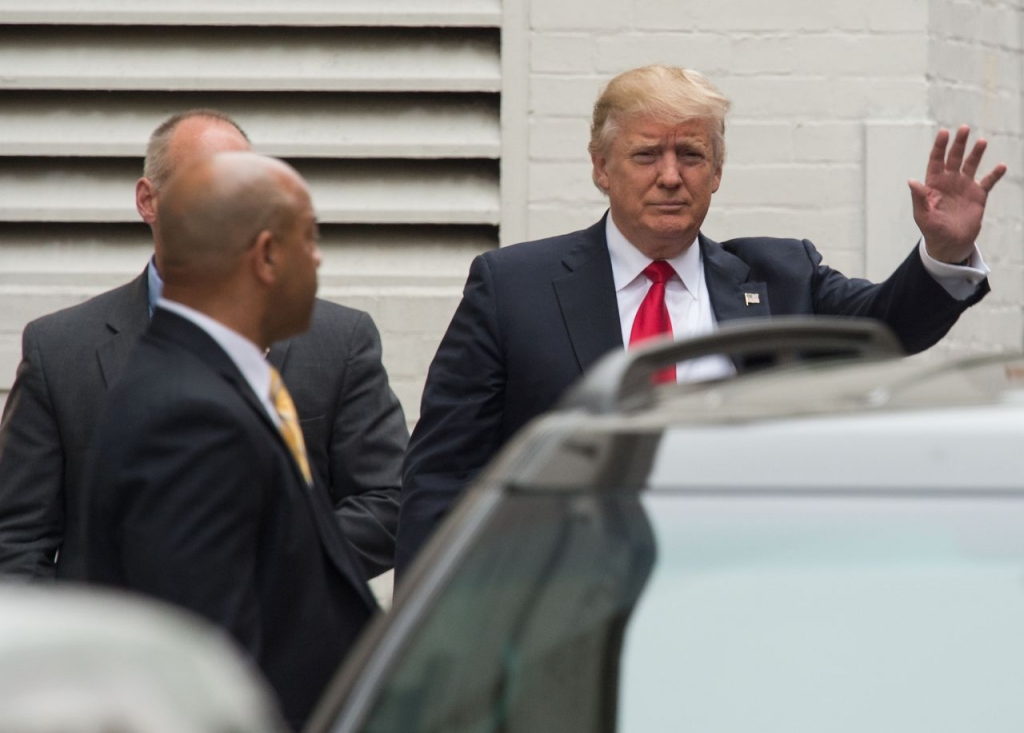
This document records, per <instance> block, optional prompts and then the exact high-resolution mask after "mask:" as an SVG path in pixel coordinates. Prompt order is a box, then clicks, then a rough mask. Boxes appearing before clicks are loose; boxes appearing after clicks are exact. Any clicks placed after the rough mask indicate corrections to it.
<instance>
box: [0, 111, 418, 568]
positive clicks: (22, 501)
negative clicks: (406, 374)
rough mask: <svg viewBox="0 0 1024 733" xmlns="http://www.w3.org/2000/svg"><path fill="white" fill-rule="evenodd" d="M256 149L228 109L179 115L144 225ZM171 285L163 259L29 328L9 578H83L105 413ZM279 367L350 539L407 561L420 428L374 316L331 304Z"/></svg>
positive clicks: (16, 438) (158, 145) (159, 140)
mask: <svg viewBox="0 0 1024 733" xmlns="http://www.w3.org/2000/svg"><path fill="white" fill-rule="evenodd" d="M249 149H250V144H249V140H248V138H247V137H246V135H245V133H244V132H243V131H242V129H241V128H240V127H239V126H238V125H237V124H236V123H235V122H234V121H233V120H231V119H230V118H229V117H227V116H225V115H223V114H222V113H220V112H216V111H214V110H191V111H189V112H185V113H182V114H180V115H175V116H173V117H171V118H170V119H168V120H166V121H165V122H164V123H163V124H161V125H160V126H159V127H158V128H157V129H156V130H155V131H154V132H153V135H152V137H151V138H150V142H149V145H148V147H147V150H146V163H145V170H144V175H143V177H142V178H141V179H139V181H138V183H137V184H136V208H137V209H138V211H139V215H140V216H141V217H142V219H143V220H144V221H145V222H146V223H147V224H149V225H150V227H151V228H153V225H154V224H155V222H156V221H157V217H158V216H159V200H160V192H161V187H162V186H164V185H166V183H167V181H168V180H169V179H170V177H171V174H172V173H173V172H174V171H175V170H176V169H177V168H179V167H180V166H181V165H182V164H183V163H184V162H186V161H188V160H192V159H195V158H197V157H201V156H208V155H212V154H214V153H218V152H223V151H231V150H249ZM154 231H155V229H154ZM160 246H161V245H160V241H159V237H157V236H155V235H154V247H155V249H156V250H157V251H159V250H160ZM162 287H163V283H162V282H161V280H160V277H159V273H158V272H157V270H156V266H155V263H154V261H153V260H151V261H150V263H149V265H148V266H147V267H146V269H145V271H144V272H143V273H142V274H141V275H140V276H139V277H137V278H135V279H134V280H133V281H132V282H130V283H127V284H126V285H123V286H121V287H119V288H116V289H114V290H111V291H109V292H106V293H103V294H102V295H98V296H96V297H95V298H92V299H91V300H88V301H86V302H85V303H82V304H81V305H77V306H74V307H72V308H67V309H65V310H62V311H58V312H57V313H53V314H51V315H48V316H44V317H42V318H40V319H38V320H36V321H33V322H32V323H30V324H28V326H26V328H25V331H24V334H23V336H22V361H21V364H20V365H19V367H18V374H17V378H16V380H15V382H14V386H13V387H12V389H11V393H10V396H9V398H8V401H7V405H6V407H5V409H4V415H3V421H2V422H0V574H4V575H8V576H22V577H33V578H37V577H54V576H56V577H58V578H69V579H80V578H81V577H82V575H83V572H84V569H83V567H82V563H83V559H82V555H81V546H80V542H81V538H80V535H79V532H80V529H81V506H80V502H81V488H82V478H83V477H82V471H83V468H84V465H85V463H86V460H87V457H88V455H89V453H90V450H91V447H90V446H91V442H92V437H93V430H94V427H95V421H96V417H97V415H98V414H99V412H100V407H101V405H102V403H103V400H104V398H105V396H106V394H107V391H108V390H109V389H110V387H111V386H112V385H113V384H114V382H116V381H117V379H118V377H119V376H120V374H121V371H122V369H123V367H124V365H125V362H126V361H127V358H128V355H129V353H130V352H131V350H132V348H133V347H134V346H135V343H136V341H137V340H138V338H139V336H141V334H142V333H143V331H145V329H146V327H147V326H148V324H149V319H150V316H151V314H152V310H153V306H154V304H155V303H156V301H157V299H158V298H159V296H160V291H161V289H162ZM267 358H268V360H269V361H270V362H271V363H272V364H273V365H274V366H275V367H277V368H278V370H279V371H280V372H281V374H282V376H283V378H284V381H285V383H286V384H287V386H288V389H289V390H290V392H291V394H292V397H293V399H294V401H295V404H296V407H297V410H298V413H299V418H300V420H301V424H302V432H303V435H304V437H305V442H306V447H307V451H308V453H309V458H310V464H311V468H312V471H313V474H314V477H315V480H316V482H317V483H320V484H322V485H323V486H325V488H326V489H327V490H328V492H329V493H330V496H331V500H332V503H333V504H334V509H335V514H336V516H337V520H338V523H339V524H340V526H341V529H342V531H343V533H344V535H345V536H346V537H347V538H348V540H349V541H350V542H351V543H352V545H353V547H354V548H355V549H356V551H357V553H358V555H359V559H360V561H361V562H362V564H363V569H364V570H365V572H366V575H367V577H372V576H374V575H377V574H379V573H382V572H384V571H385V570H387V569H389V568H390V567H391V564H392V557H393V554H394V537H395V527H396V524H397V520H398V501H399V486H400V477H399V471H400V468H401V461H402V454H403V452H404V450H405V446H406V442H407V441H408V431H407V429H406V426H405V417H404V415H403V413H402V408H401V405H400V404H399V402H398V400H397V398H396V397H395V395H394V393H393V392H392V391H391V389H390V387H389V386H388V378H387V373H386V372H385V370H384V366H383V364H382V363H381V345H380V335H379V333H378V331H377V328H376V326H375V325H374V323H373V320H372V319H371V318H370V316H369V315H368V314H367V313H364V312H361V311H357V310H353V309H351V308H346V307H344V306H340V305H337V304H335V303H329V302H326V301H323V300H317V301H316V306H315V308H314V312H313V321H312V326H311V328H310V329H309V331H308V332H306V333H304V334H302V335H300V336H297V337H295V338H292V339H289V340H287V341H282V342H279V343H277V344H275V345H274V346H273V347H272V348H271V350H270V353H269V355H268V357H267Z"/></svg>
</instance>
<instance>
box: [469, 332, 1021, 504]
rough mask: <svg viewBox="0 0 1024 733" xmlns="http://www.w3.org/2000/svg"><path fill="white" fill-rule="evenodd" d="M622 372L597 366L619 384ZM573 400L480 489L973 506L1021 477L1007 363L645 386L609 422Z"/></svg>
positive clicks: (1015, 403)
mask: <svg viewBox="0 0 1024 733" xmlns="http://www.w3.org/2000/svg"><path fill="white" fill-rule="evenodd" d="M819 325H820V324H819ZM843 327H844V328H845V327H846V325H844V326H843ZM870 328H871V329H874V328H876V326H875V325H874V324H871V326H870ZM759 333H760V331H759ZM665 348H666V350H667V353H669V354H670V355H671V354H672V353H673V352H672V351H671V349H670V347H665ZM635 358H636V357H634V356H632V355H629V354H616V355H615V356H613V357H611V359H612V361H620V362H622V363H621V364H619V366H618V367H616V368H617V369H618V370H619V371H618V373H619V374H625V373H626V371H625V370H626V369H627V368H628V365H629V363H630V362H631V361H632V360H633V359H635ZM670 363H671V362H670ZM623 364H624V365H626V366H625V367H624V366H623ZM660 364H662V362H653V363H652V364H650V365H649V368H648V369H646V370H645V371H644V372H643V375H646V376H648V377H649V374H650V373H652V370H656V369H657V368H659V365H660ZM648 384H649V380H648ZM581 388H582V389H583V391H586V390H587V389H589V390H590V392H589V393H587V396H586V397H585V398H584V399H582V400H576V401H575V402H573V400H572V399H570V400H569V401H568V402H567V404H565V405H564V406H563V409H561V410H559V411H556V412H554V413H552V414H550V415H548V416H547V417H545V418H544V419H542V420H541V421H539V422H538V423H536V424H535V425H534V426H533V429H532V432H527V434H524V435H523V436H522V438H521V440H520V441H517V445H515V446H513V447H512V449H511V450H510V451H509V452H508V455H506V456H504V457H503V459H502V460H499V461H498V462H497V463H496V464H495V466H494V470H493V472H492V473H490V474H489V475H488V479H489V480H491V481H495V482H499V483H506V484H509V485H514V486H519V487H542V486H546V487H560V488H566V489H568V488H575V489H584V488H586V487H588V486H589V487H596V488H598V490H599V489H600V487H605V488H611V487H613V486H618V487H620V488H621V487H630V486H632V487H637V488H653V489H685V488H690V489H715V490H721V489H724V488H736V489H748V488H757V489H758V490H762V489H764V488H785V489H818V488H823V487H828V488H829V490H833V491H834V490H837V489H850V490H862V489H868V490H883V489H884V490H897V489H912V490H915V491H920V490H925V489H926V490H940V491H960V490H970V491H975V492H977V491H981V490H991V491H1017V487H1019V486H1021V485H1022V482H1021V476H1024V450H1021V449H1020V446H1024V357H1022V356H1021V355H1019V354H1013V355H995V356H986V357H976V358H969V359H960V360H948V359H947V360H943V359H940V358H936V357H931V356H927V355H926V356H921V357H913V358H896V357H895V355H894V354H893V353H884V350H883V352H878V353H871V354H868V355H855V356H852V357H851V356H849V355H847V356H845V357H843V358H835V359H823V360H815V361H809V362H803V363H795V364H789V365H786V366H782V367H776V368H770V369H767V370H764V371H759V372H758V371H754V372H749V373H741V374H740V375H738V376H736V377H733V378H730V379H724V380H719V381H716V382H710V383H703V384H690V385H687V384H681V385H675V384H673V385H667V386H659V387H649V386H648V387H646V388H644V389H640V390H639V391H634V392H633V393H629V392H628V391H627V392H626V393H625V397H624V398H623V399H621V400H620V402H619V403H618V404H617V405H615V406H614V407H611V408H609V405H610V404H613V403H612V402H611V401H609V400H606V399H604V398H603V397H600V398H598V399H595V394H598V391H597V390H594V389H593V386H592V385H591V386H590V387H586V386H585V385H581ZM605 388H606V389H610V390H612V391H614V390H616V389H618V387H607V385H606V386H605ZM1022 492H1024V489H1022Z"/></svg>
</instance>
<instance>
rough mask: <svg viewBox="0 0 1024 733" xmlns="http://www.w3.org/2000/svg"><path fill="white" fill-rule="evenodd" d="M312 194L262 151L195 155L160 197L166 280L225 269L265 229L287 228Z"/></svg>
mask: <svg viewBox="0 0 1024 733" xmlns="http://www.w3.org/2000/svg"><path fill="white" fill-rule="evenodd" d="M308 201H309V195H308V192H307V191H306V185H305V183H304V182H303V180H302V178H301V177H300V176H299V174H298V173H296V171H295V170H294V169H293V168H292V167H291V166H289V165H288V164H287V163H284V162H282V161H280V160H277V159H274V158H268V157H266V156H263V155H257V154H255V153H218V154H216V155H213V156H211V157H208V158H199V159H196V160H193V161H192V163H190V164H188V165H185V166H184V167H183V168H182V169H181V170H180V171H178V172H177V173H176V174H175V175H173V176H172V177H171V179H170V180H169V181H168V182H167V185H166V187H165V190H164V192H163V194H162V195H161V199H160V217H159V219H158V221H157V222H156V229H157V233H158V236H159V237H160V240H161V241H162V242H163V249H162V252H161V255H162V256H161V263H160V265H161V272H162V273H163V276H164V279H165V281H166V282H168V283H172V284H173V283H176V282H177V281H178V280H179V279H180V278H182V277H187V278H189V280H194V279H202V280H206V279H209V278H216V277H219V276H222V275H223V274H224V273H225V272H226V271H229V270H231V269H233V268H234V267H235V265H236V264H237V262H238V260H239V258H240V257H241V256H242V255H243V254H244V253H245V252H246V251H247V250H248V249H249V248H250V246H251V245H252V244H253V242H254V241H255V240H256V238H257V236H258V235H259V234H260V232H262V231H265V230H266V231H270V232H275V233H276V232H280V231H282V230H283V229H284V228H286V227H288V226H289V225H290V223H291V222H292V221H294V219H295V217H296V216H297V212H298V210H299V209H300V208H302V207H303V206H304V205H308Z"/></svg>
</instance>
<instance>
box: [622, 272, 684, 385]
mask: <svg viewBox="0 0 1024 733" xmlns="http://www.w3.org/2000/svg"><path fill="white" fill-rule="evenodd" d="M675 274H676V271H675V270H673V269H672V265H670V264H669V263H667V262H665V261H664V260H657V261H655V262H652V263H651V264H649V265H648V266H647V268H646V269H645V270H644V275H646V276H647V279H648V280H650V281H651V287H650V289H649V290H648V291H647V295H645V296H644V299H643V302H642V303H640V310H638V311H637V312H636V319H635V320H634V321H633V330H632V331H630V333H629V345H630V346H635V345H636V344H639V343H643V342H644V341H646V340H647V339H650V338H654V337H655V336H664V335H666V334H667V335H671V334H672V319H671V318H670V317H669V315H668V306H667V305H665V283H666V282H667V281H668V279H669V278H671V277H672V276H673V275H675ZM654 381H655V382H659V383H662V382H674V381H676V368H675V367H674V366H671V367H667V368H666V369H663V370H662V371H660V372H658V374H657V375H655V377H654Z"/></svg>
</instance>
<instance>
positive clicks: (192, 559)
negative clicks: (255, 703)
mask: <svg viewBox="0 0 1024 733" xmlns="http://www.w3.org/2000/svg"><path fill="white" fill-rule="evenodd" d="M109 414H112V415H115V416H116V415H117V414H118V412H117V411H116V410H112V411H111V413H108V415H109ZM110 419H115V418H110ZM138 422H139V421H135V423H138ZM133 430H134V434H131V435H126V434H125V431H123V430H113V431H111V430H110V429H109V428H106V431H107V433H108V434H112V435H115V436H117V440H111V441H109V442H110V443H111V444H112V445H113V446H114V448H113V450H115V451H116V453H115V454H114V456H113V457H110V456H109V455H107V454H104V453H100V454H98V457H97V459H96V465H95V466H94V467H93V470H92V473H91V475H92V479H91V480H90V486H89V491H91V492H92V494H91V498H90V504H96V505H99V506H105V507H108V508H106V509H101V510H100V511H99V513H98V514H91V515H90V516H89V521H90V522H92V523H93V526H92V527H88V528H87V533H88V534H89V535H90V540H93V539H95V538H96V536H97V535H103V534H109V532H110V531H111V530H109V529H104V528H111V527H113V528H116V529H115V530H114V531H115V532H116V534H117V539H118V540H119V541H118V542H116V543H115V544H113V545H111V543H112V542H113V540H112V539H109V538H107V537H100V539H99V541H97V542H92V541H90V544H91V545H92V546H96V545H101V544H102V545H105V546H113V547H116V552H117V557H116V560H115V562H113V563H108V564H107V566H114V567H118V568H119V571H120V574H121V578H120V582H119V584H121V585H124V586H126V587H129V588H132V589H134V590H137V591H139V592H142V593H144V594H148V595H153V596H156V597H158V598H162V599H164V600H167V601H169V602H171V603H175V604H178V605H181V606H184V607H186V608H188V609H190V610H192V611H194V612H196V613H199V614H200V615H202V616H205V617H207V618H209V619H211V620H212V621H214V622H215V623H217V624H218V625H221V626H223V627H225V628H226V629H227V630H228V631H230V632H231V633H232V634H233V635H234V636H235V637H236V638H237V639H238V640H239V641H240V642H241V644H242V645H243V646H244V647H245V648H246V649H248V650H249V651H250V652H251V653H252V654H253V656H255V657H257V658H259V657H260V653H261V649H260V648H259V646H260V643H261V642H260V639H261V638H262V637H263V634H262V633H261V628H262V619H261V618H260V616H259V603H258V601H257V589H256V565H257V563H259V562H271V561H272V560H271V559H269V558H261V556H260V547H259V542H258V537H259V531H260V526H261V522H262V515H263V513H264V511H263V507H264V505H265V501H264V497H263V495H262V492H263V487H264V486H266V485H268V484H269V483H271V481H270V479H269V478H268V476H270V475H272V473H271V472H272V470H273V469H272V468H271V467H270V465H269V460H268V456H267V451H266V449H265V446H263V447H262V450H261V446H259V445H257V443H256V441H255V440H253V438H252V436H251V435H248V434H247V433H246V430H245V428H244V427H243V426H241V425H239V423H238V420H237V417H236V416H235V415H233V414H230V413H228V412H227V411H224V410H218V409H216V405H212V406H211V405H209V404H206V405H200V406H199V407H196V408H191V407H189V406H187V405H186V406H184V407H183V409H180V410H164V411H162V413H161V414H159V415H158V414H156V411H152V412H150V415H149V419H148V420H147V421H146V423H145V427H144V429H138V428H133ZM107 449H108V450H109V447H107ZM109 507H116V509H111V508H109ZM91 559H92V558H90V560H91ZM93 571H94V568H90V574H91V576H92V577H93V578H94V579H96V580H99V581H101V582H103V581H104V577H103V576H102V575H98V574H96V573H95V572H93Z"/></svg>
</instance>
